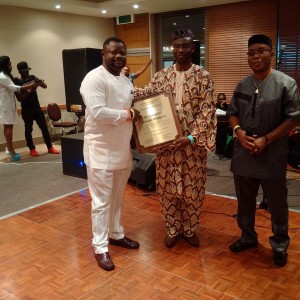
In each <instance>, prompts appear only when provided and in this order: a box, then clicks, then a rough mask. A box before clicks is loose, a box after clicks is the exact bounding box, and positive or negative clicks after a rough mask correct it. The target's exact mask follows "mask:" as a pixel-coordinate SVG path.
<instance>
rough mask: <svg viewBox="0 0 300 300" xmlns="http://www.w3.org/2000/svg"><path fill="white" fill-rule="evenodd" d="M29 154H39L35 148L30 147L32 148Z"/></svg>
mask: <svg viewBox="0 0 300 300" xmlns="http://www.w3.org/2000/svg"><path fill="white" fill-rule="evenodd" d="M30 155H31V156H39V153H38V152H37V151H36V150H35V149H32V150H30Z"/></svg>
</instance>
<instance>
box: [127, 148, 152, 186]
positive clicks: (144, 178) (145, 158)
mask: <svg viewBox="0 0 300 300" xmlns="http://www.w3.org/2000/svg"><path fill="white" fill-rule="evenodd" d="M132 156H133V166H132V171H131V175H130V180H132V181H134V182H135V183H137V184H140V185H142V186H143V187H145V188H147V189H148V190H155V178H156V172H155V160H156V155H155V154H152V153H139V152H138V151H137V150H132Z"/></svg>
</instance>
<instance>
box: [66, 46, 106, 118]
mask: <svg viewBox="0 0 300 300" xmlns="http://www.w3.org/2000/svg"><path fill="white" fill-rule="evenodd" d="M62 58H63V67H64V80H65V94H66V105H67V111H69V112H76V113H81V114H82V115H84V110H85V105H84V103H83V100H82V97H81V95H80V92H79V89H80V85H81V82H82V80H83V78H84V77H85V75H86V74H87V73H88V72H89V71H91V70H93V69H95V68H97V67H99V66H100V65H101V64H102V55H101V49H93V48H81V49H68V50H63V51H62Z"/></svg>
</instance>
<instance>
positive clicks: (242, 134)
mask: <svg viewBox="0 0 300 300" xmlns="http://www.w3.org/2000/svg"><path fill="white" fill-rule="evenodd" d="M236 137H237V138H238V140H239V142H240V143H241V145H242V147H243V148H244V149H246V150H248V151H250V154H252V152H256V151H257V150H256V147H255V144H254V141H255V137H254V136H248V135H246V131H245V130H242V129H239V130H238V131H237V132H236Z"/></svg>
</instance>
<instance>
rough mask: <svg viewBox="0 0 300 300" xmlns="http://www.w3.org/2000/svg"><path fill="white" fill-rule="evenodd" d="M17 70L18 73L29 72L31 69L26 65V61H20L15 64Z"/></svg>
mask: <svg viewBox="0 0 300 300" xmlns="http://www.w3.org/2000/svg"><path fill="white" fill-rule="evenodd" d="M17 68H18V70H19V71H29V70H31V68H29V67H28V64H27V62H26V61H21V62H19V63H18V64H17Z"/></svg>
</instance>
